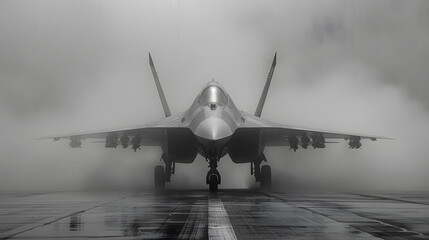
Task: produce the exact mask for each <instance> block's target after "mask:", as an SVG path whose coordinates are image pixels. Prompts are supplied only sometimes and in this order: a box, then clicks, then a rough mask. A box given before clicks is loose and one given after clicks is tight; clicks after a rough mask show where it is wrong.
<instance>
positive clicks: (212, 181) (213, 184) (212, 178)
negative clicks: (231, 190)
mask: <svg viewBox="0 0 429 240" xmlns="http://www.w3.org/2000/svg"><path fill="white" fill-rule="evenodd" d="M217 186H218V179H217V176H216V175H215V174H213V175H211V176H210V179H209V189H210V192H217Z"/></svg>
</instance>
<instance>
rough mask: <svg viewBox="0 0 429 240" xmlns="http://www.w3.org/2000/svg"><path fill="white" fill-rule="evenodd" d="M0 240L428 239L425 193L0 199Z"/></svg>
mask: <svg viewBox="0 0 429 240" xmlns="http://www.w3.org/2000/svg"><path fill="white" fill-rule="evenodd" d="M0 238H3V239H91V238H108V239H171V238H179V239H206V238H210V239H429V193H416V192H414V193H371V194H362V193H348V194H334V193H330V194H292V193H270V194H265V193H261V192H255V191H251V190H224V191H221V192H219V193H218V194H209V193H208V192H207V191H206V190H200V191H170V192H168V193H166V194H158V195H155V194H154V193H153V192H142V193H76V192H65V193H0Z"/></svg>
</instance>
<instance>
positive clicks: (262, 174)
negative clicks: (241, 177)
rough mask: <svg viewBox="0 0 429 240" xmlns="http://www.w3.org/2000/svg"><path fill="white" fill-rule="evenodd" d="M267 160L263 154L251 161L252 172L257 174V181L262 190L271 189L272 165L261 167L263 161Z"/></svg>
mask: <svg viewBox="0 0 429 240" xmlns="http://www.w3.org/2000/svg"><path fill="white" fill-rule="evenodd" d="M263 161H265V162H266V161H267V159H266V158H265V155H264V154H262V155H261V156H260V157H259V158H258V159H257V160H255V161H253V162H250V174H251V175H253V174H255V180H256V182H259V184H260V187H261V190H263V191H270V190H271V167H270V166H268V165H264V166H262V167H261V163H262V162H263Z"/></svg>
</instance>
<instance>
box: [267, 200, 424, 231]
mask: <svg viewBox="0 0 429 240" xmlns="http://www.w3.org/2000/svg"><path fill="white" fill-rule="evenodd" d="M263 194H264V195H266V196H268V197H273V198H276V199H279V200H281V201H283V202H285V203H288V204H290V205H292V206H294V207H297V208H301V209H305V210H308V211H311V212H313V213H316V214H320V215H322V216H324V217H327V218H329V219H332V220H334V221H337V222H339V221H338V220H335V219H333V218H332V217H330V216H329V215H327V214H324V213H321V212H318V211H316V210H314V209H311V208H308V207H303V206H298V205H295V204H293V203H291V202H289V201H288V200H286V199H283V198H281V197H279V196H276V195H272V194H268V193H263ZM355 195H357V194H355ZM386 199H387V198H386ZM408 203H410V202H408ZM411 203H412V202H411ZM341 211H344V212H347V213H352V214H355V215H356V216H359V217H362V218H366V219H370V220H373V221H375V222H378V223H380V224H382V225H384V226H389V227H393V228H396V229H399V230H400V231H401V232H408V233H413V234H416V235H418V236H427V235H425V234H423V233H420V232H415V231H411V230H408V229H406V228H403V227H399V226H396V225H393V224H390V223H387V222H384V221H382V220H379V219H375V218H371V217H367V216H363V215H361V214H358V213H354V212H351V211H347V210H344V209H341ZM343 223H345V222H343ZM346 224H348V225H349V226H350V227H352V228H354V229H357V230H359V231H363V232H366V231H364V230H361V229H359V228H357V227H354V226H351V225H350V224H349V223H346ZM366 233H368V234H371V235H372V236H374V237H377V238H383V237H380V236H376V235H374V234H372V233H370V232H366ZM383 239H385V238H383Z"/></svg>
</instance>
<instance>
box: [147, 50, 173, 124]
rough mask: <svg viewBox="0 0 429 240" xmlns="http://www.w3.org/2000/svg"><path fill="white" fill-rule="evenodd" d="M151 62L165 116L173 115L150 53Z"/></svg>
mask: <svg viewBox="0 0 429 240" xmlns="http://www.w3.org/2000/svg"><path fill="white" fill-rule="evenodd" d="M149 63H150V68H151V70H152V74H153V79H154V80H155V85H156V89H158V94H159V98H160V99H161V104H162V108H163V109H164V114H165V117H169V116H171V112H170V108H169V107H168V103H167V99H166V98H165V95H164V91H163V90H162V87H161V83H160V82H159V78H158V73H156V69H155V65H154V64H153V60H152V56H151V55H150V53H149Z"/></svg>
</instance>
